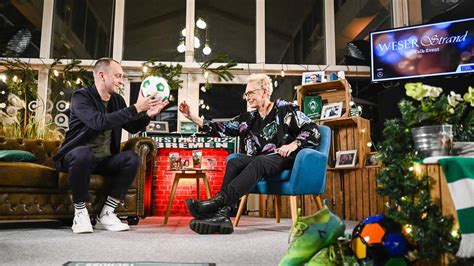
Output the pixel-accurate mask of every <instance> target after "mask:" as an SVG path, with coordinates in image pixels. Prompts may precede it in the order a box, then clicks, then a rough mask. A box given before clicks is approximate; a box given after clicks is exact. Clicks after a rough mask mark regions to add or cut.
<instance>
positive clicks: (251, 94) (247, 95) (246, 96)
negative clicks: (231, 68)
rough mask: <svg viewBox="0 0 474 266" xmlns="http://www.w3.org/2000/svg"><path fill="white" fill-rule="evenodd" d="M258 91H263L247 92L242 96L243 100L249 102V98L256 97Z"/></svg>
mask: <svg viewBox="0 0 474 266" xmlns="http://www.w3.org/2000/svg"><path fill="white" fill-rule="evenodd" d="M258 90H261V89H255V90H251V91H247V92H245V93H244V94H243V95H242V99H244V100H247V98H249V97H252V96H254V95H255V92H256V91H258Z"/></svg>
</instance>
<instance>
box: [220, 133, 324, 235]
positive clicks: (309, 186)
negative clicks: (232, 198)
mask: <svg viewBox="0 0 474 266" xmlns="http://www.w3.org/2000/svg"><path fill="white" fill-rule="evenodd" d="M319 132H320V133H321V143H320V145H319V146H318V147H316V148H315V149H311V148H305V149H302V150H301V151H300V152H299V153H298V155H297V156H296V160H295V164H294V165H293V169H291V170H285V171H283V172H282V173H280V174H279V175H277V176H272V177H269V178H267V177H262V178H261V179H260V181H259V182H258V183H257V185H256V186H255V188H254V189H253V191H252V192H250V193H253V194H267V195H275V196H276V204H275V205H276V210H275V211H276V220H277V223H279V222H280V209H281V198H280V196H281V195H286V196H290V207H291V219H292V220H293V222H294V221H295V219H296V212H297V197H296V196H298V195H314V199H315V201H316V205H317V207H318V208H321V207H322V203H321V198H320V197H319V195H320V194H322V193H323V192H324V189H325V186H326V168H327V160H328V155H329V148H330V145H331V129H330V128H329V127H327V126H324V125H321V126H319ZM237 156H241V154H236V153H234V154H230V155H229V156H228V157H227V161H229V160H230V159H232V158H235V157H237ZM247 197H248V195H245V196H243V197H242V198H241V201H240V205H239V210H238V212H237V216H236V217H235V220H234V226H238V225H239V220H240V216H241V215H242V213H243V210H244V207H245V204H246V202H247Z"/></svg>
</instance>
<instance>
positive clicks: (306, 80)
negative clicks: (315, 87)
mask: <svg viewBox="0 0 474 266" xmlns="http://www.w3.org/2000/svg"><path fill="white" fill-rule="evenodd" d="M323 79H324V71H316V72H303V77H302V78H301V85H304V84H311V83H320V82H323Z"/></svg>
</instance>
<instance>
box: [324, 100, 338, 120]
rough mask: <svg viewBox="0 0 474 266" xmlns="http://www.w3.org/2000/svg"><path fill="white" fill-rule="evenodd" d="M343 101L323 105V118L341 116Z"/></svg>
mask: <svg viewBox="0 0 474 266" xmlns="http://www.w3.org/2000/svg"><path fill="white" fill-rule="evenodd" d="M341 115H342V102H338V103H330V104H326V105H324V106H323V109H322V110H321V120H324V119H333V118H338V117H341Z"/></svg>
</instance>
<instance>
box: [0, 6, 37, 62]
mask: <svg viewBox="0 0 474 266" xmlns="http://www.w3.org/2000/svg"><path fill="white" fill-rule="evenodd" d="M42 21H43V1H42V0H41V1H12V0H6V1H1V4H0V54H1V56H18V57H39V52H40V51H39V50H40V42H41V24H42Z"/></svg>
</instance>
